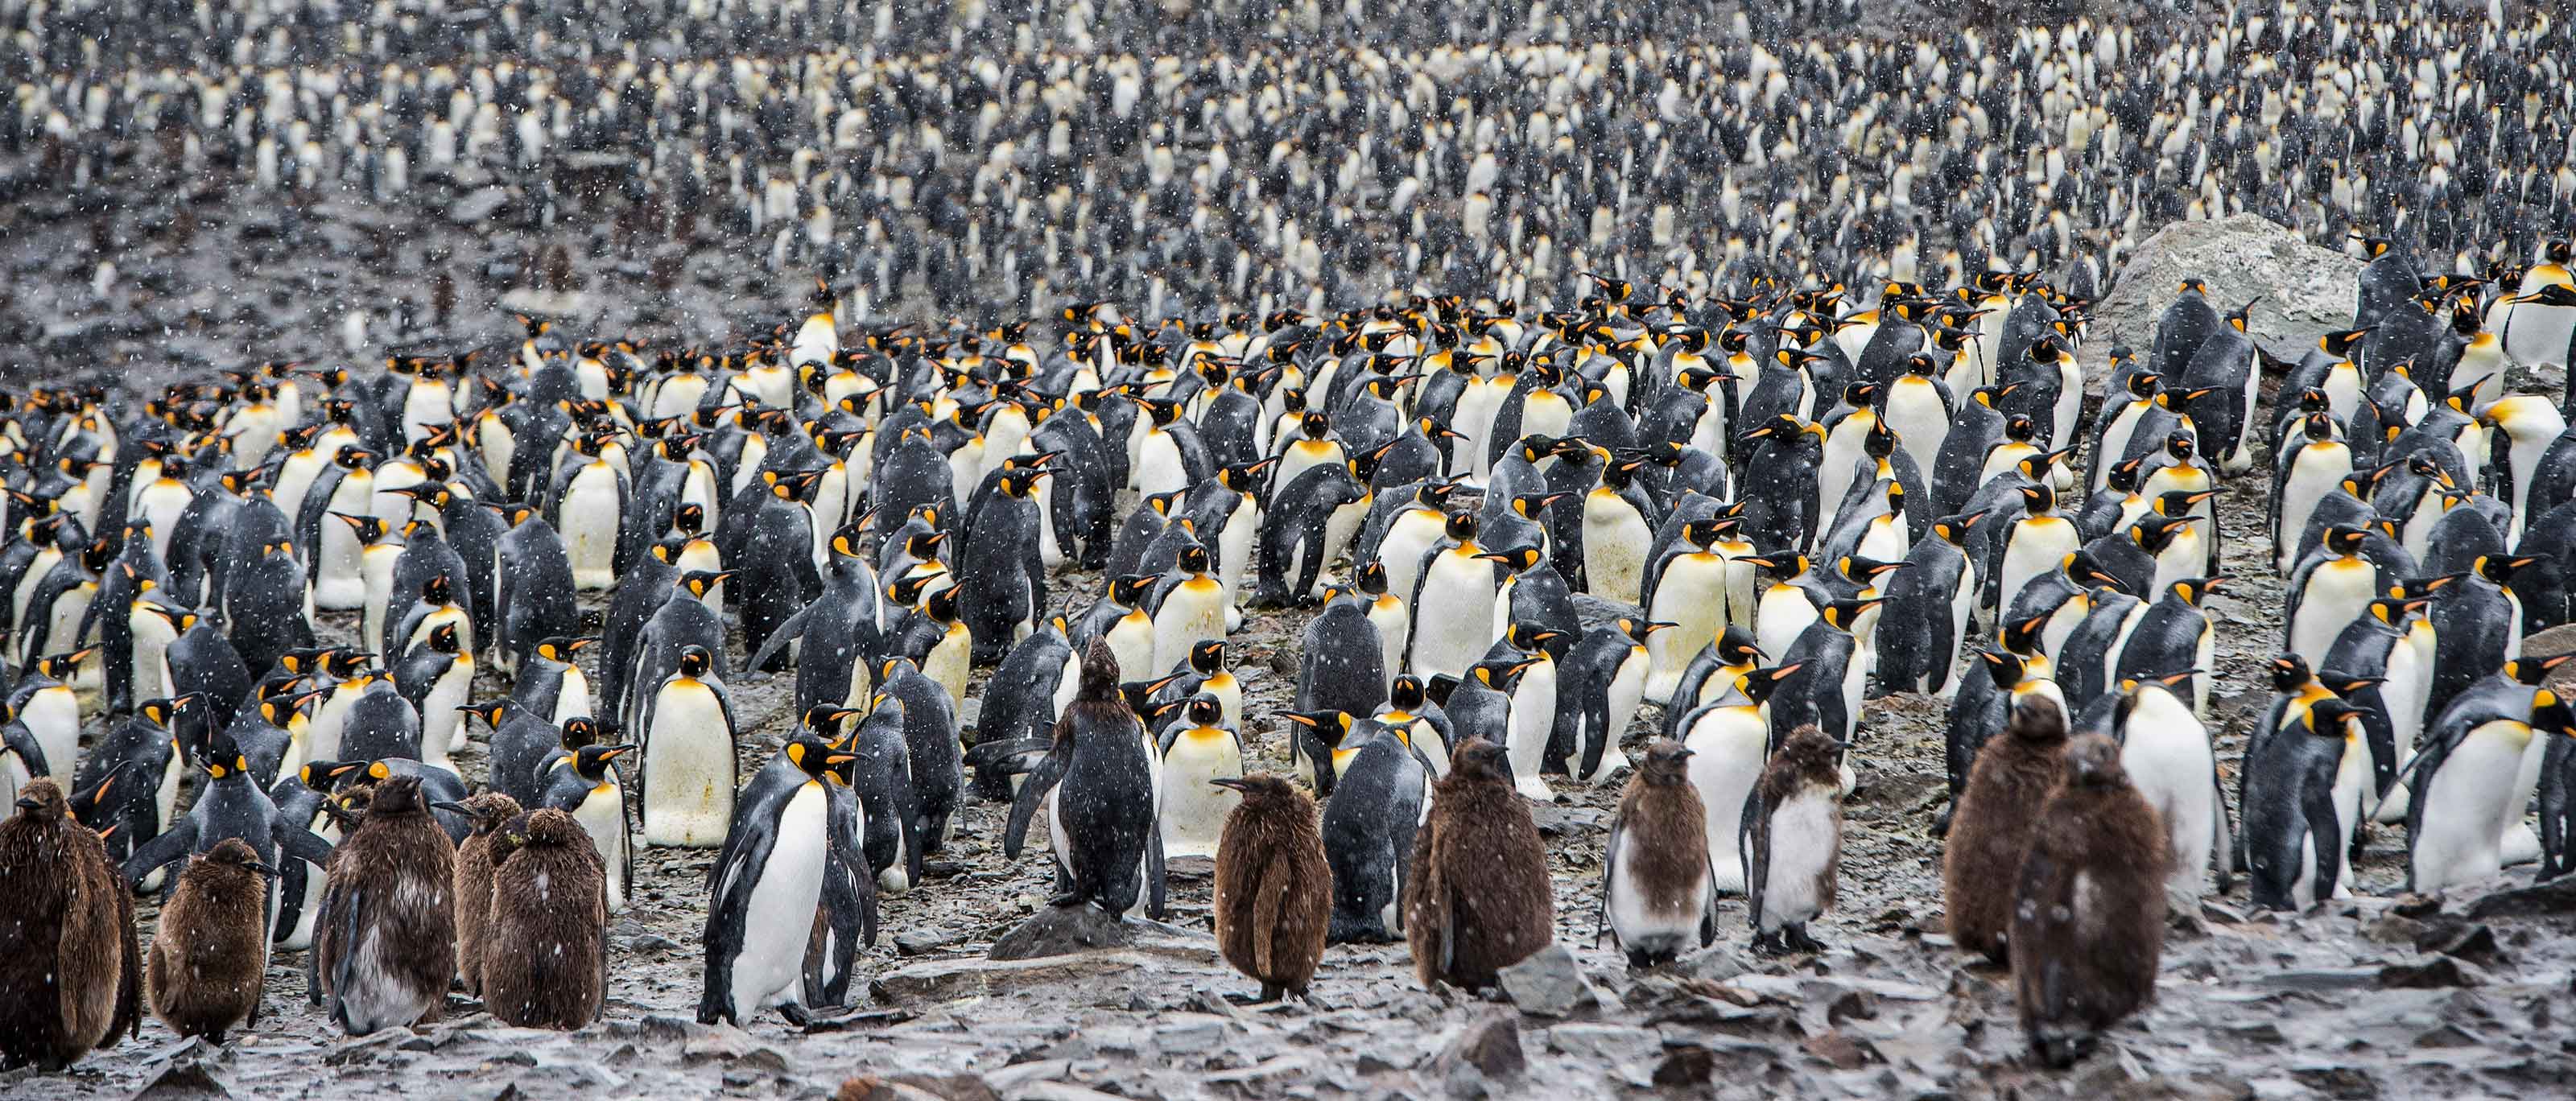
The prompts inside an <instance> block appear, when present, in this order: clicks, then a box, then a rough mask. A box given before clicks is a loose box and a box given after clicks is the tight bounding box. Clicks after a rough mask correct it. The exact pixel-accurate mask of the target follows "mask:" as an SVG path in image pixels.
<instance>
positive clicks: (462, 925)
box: [438, 791, 519, 997]
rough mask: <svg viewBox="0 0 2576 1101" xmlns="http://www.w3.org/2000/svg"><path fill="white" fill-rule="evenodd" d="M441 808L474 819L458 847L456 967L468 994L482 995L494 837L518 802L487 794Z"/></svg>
mask: <svg viewBox="0 0 2576 1101" xmlns="http://www.w3.org/2000/svg"><path fill="white" fill-rule="evenodd" d="M438 809H440V810H446V811H453V812H455V813H457V814H462V815H464V816H466V817H467V818H470V819H473V820H474V828H473V830H472V831H471V832H469V833H467V834H466V835H465V843H464V844H461V845H458V846H457V847H456V968H457V971H458V972H459V973H460V974H461V975H462V976H463V977H464V979H465V992H466V993H468V994H473V995H476V996H478V997H479V996H481V995H482V993H483V973H482V969H483V944H484V938H485V936H486V931H487V930H488V929H489V928H490V923H491V919H492V863H493V860H492V857H493V853H492V835H493V834H494V833H495V832H496V831H498V830H500V828H501V827H503V826H505V825H508V824H509V822H510V820H511V819H513V818H516V817H518V816H519V801H518V800H516V799H513V798H511V797H509V796H507V795H503V794H501V793H500V792H497V791H487V792H484V793H483V794H481V795H477V796H475V797H474V798H471V799H468V800H466V801H464V802H462V803H441V804H438Z"/></svg>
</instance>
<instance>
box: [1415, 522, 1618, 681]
mask: <svg viewBox="0 0 2576 1101" xmlns="http://www.w3.org/2000/svg"><path fill="white" fill-rule="evenodd" d="M1477 531H1478V529H1477V524H1476V516H1475V514H1474V513H1466V512H1462V513H1457V514H1455V515H1452V516H1450V517H1449V520H1448V526H1447V531H1446V534H1445V535H1444V537H1443V538H1442V540H1441V542H1440V544H1438V545H1436V546H1434V547H1433V548H1432V549H1431V550H1428V551H1425V552H1423V564H1422V568H1421V570H1420V576H1419V577H1418V578H1417V579H1416V580H1415V582H1414V586H1413V593H1412V595H1411V596H1410V597H1409V598H1408V599H1407V600H1406V601H1405V607H1406V608H1407V609H1408V610H1409V611H1410V613H1411V615H1412V622H1411V624H1410V625H1409V626H1408V627H1407V629H1406V632H1405V661H1404V668H1405V671H1408V672H1411V673H1414V674H1415V675H1418V676H1422V677H1434V676H1443V675H1446V676H1451V677H1455V676H1458V675H1460V674H1462V673H1464V672H1466V670H1467V667H1468V666H1469V665H1473V664H1475V663H1476V661H1477V659H1478V658H1480V657H1482V656H1483V654H1484V652H1485V649H1486V648H1487V647H1488V646H1490V645H1491V644H1492V642H1493V639H1492V637H1491V634H1490V632H1491V630H1492V625H1493V608H1494V602H1495V599H1496V597H1497V596H1498V595H1499V594H1500V592H1501V583H1500V581H1499V580H1498V579H1497V578H1496V576H1495V574H1496V572H1497V571H1496V569H1495V563H1493V562H1492V561H1490V560H1488V559H1486V558H1485V557H1484V554H1485V551H1484V549H1483V548H1482V547H1481V546H1480V545H1479V544H1478V542H1477V538H1476V536H1477ZM1644 675H1645V674H1644V671H1643V670H1640V671H1639V672H1638V678H1639V688H1640V690H1642V689H1643V687H1644Z"/></svg>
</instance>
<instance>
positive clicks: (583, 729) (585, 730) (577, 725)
mask: <svg viewBox="0 0 2576 1101" xmlns="http://www.w3.org/2000/svg"><path fill="white" fill-rule="evenodd" d="M556 739H557V742H558V744H560V745H562V746H563V747H564V748H565V749H566V750H570V751H573V752H579V751H580V750H581V748H582V747H583V746H589V745H597V744H599V721H598V720H597V719H593V718H591V717H590V716H588V715H567V716H565V717H564V721H563V726H562V727H561V728H559V729H558V730H557V731H556Z"/></svg>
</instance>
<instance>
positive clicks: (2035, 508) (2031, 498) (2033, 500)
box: [2021, 482, 2057, 516]
mask: <svg viewBox="0 0 2576 1101" xmlns="http://www.w3.org/2000/svg"><path fill="white" fill-rule="evenodd" d="M2021 503H2022V508H2023V509H2024V510H2025V511H2027V512H2028V513H2029V514H2030V515H2033V516H2044V515H2047V514H2048V511H2049V510H2050V509H2053V508H2056V507H2057V491H2056V490H2055V489H2052V488H2050V487H2049V484H2048V483H2046V482H2041V483H2038V484H2036V485H2026V486H2023V487H2021Z"/></svg>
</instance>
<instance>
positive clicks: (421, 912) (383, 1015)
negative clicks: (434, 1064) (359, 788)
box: [313, 774, 456, 1036]
mask: <svg viewBox="0 0 2576 1101" xmlns="http://www.w3.org/2000/svg"><path fill="white" fill-rule="evenodd" d="M375 787H376V790H375V794H374V795H373V796H372V797H370V798H369V800H368V803H367V816H366V817H365V818H363V819H361V820H360V821H359V822H358V827H357V828H356V829H355V830H352V831H351V832H350V834H349V836H348V838H347V839H345V840H343V841H341V842H340V844H339V846H338V847H337V848H336V849H334V850H333V851H332V860H331V869H330V876H331V881H330V884H329V885H328V886H327V887H326V888H324V890H323V893H322V913H321V917H320V919H319V920H318V922H317V924H316V930H317V931H316V932H315V934H314V940H313V954H314V967H315V970H316V972H317V973H318V974H319V976H320V977H321V981H322V991H323V994H324V997H325V999H326V1001H325V1004H326V1005H327V1006H328V1007H329V1009H330V1012H331V1020H332V1021H333V1022H334V1023H336V1024H338V1025H339V1026H340V1027H341V1028H342V1029H344V1030H346V1031H347V1032H348V1033H349V1034H350V1035H352V1036H364V1035H366V1034H368V1033H371V1032H374V1031H376V1030H378V1029H382V1028H400V1027H405V1026H409V1025H414V1024H418V1023H420V1022H423V1021H435V1020H437V1019H438V1017H439V1014H440V1013H441V1012H442V1011H443V1010H444V1009H446V1006H447V984H448V980H449V979H451V978H453V977H454V976H455V974H456V908H455V905H454V892H455V890H456V845H455V843H454V842H452V841H449V840H448V838H447V833H446V831H444V830H441V829H439V827H438V820H437V819H435V818H432V817H430V813H429V809H430V808H429V804H428V803H427V802H425V801H424V800H423V799H422V797H421V791H420V779H419V778H418V777H416V776H404V775H399V774H397V775H393V776H388V777H386V778H384V779H382V780H378V781H377V782H376V785H375Z"/></svg>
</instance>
